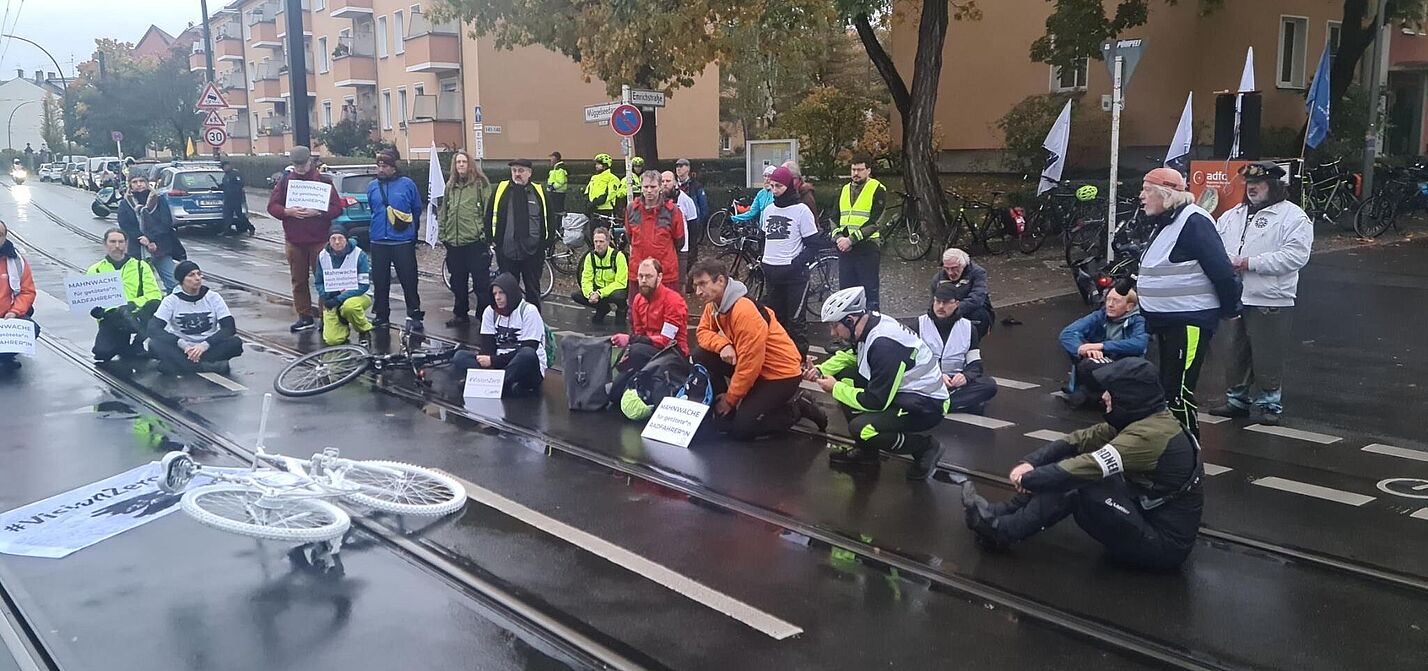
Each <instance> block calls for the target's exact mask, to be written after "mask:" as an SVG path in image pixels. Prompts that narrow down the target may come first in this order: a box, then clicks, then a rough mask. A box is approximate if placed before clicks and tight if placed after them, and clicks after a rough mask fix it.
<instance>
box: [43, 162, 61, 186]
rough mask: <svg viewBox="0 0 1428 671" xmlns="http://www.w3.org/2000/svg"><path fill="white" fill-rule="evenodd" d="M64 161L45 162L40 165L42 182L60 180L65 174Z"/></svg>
mask: <svg viewBox="0 0 1428 671" xmlns="http://www.w3.org/2000/svg"><path fill="white" fill-rule="evenodd" d="M64 168H65V164H64V163H45V164H43V165H41V166H40V181H41V182H58V181H60V178H61V177H63V176H64Z"/></svg>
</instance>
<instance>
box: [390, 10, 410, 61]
mask: <svg viewBox="0 0 1428 671" xmlns="http://www.w3.org/2000/svg"><path fill="white" fill-rule="evenodd" d="M392 18H394V19H396V21H397V24H396V29H397V30H396V33H395V40H396V41H395V42H394V43H393V44H395V45H396V51H397V53H399V54H404V53H406V52H407V45H406V41H407V19H406V17H405V16H403V15H402V10H400V9H398V10H397V11H396V12H394V13H392Z"/></svg>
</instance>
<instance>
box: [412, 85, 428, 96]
mask: <svg viewBox="0 0 1428 671" xmlns="http://www.w3.org/2000/svg"><path fill="white" fill-rule="evenodd" d="M412 90H413V92H414V93H416V94H417V95H419V96H420V95H426V84H417V85H416V86H413V87H412Z"/></svg>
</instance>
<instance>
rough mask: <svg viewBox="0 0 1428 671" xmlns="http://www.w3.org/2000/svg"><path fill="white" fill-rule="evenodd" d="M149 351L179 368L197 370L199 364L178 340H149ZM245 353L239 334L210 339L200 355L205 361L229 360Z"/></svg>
mask: <svg viewBox="0 0 1428 671" xmlns="http://www.w3.org/2000/svg"><path fill="white" fill-rule="evenodd" d="M149 353H150V354H153V355H154V358H155V359H158V360H159V361H161V362H163V363H165V364H168V365H169V366H170V367H172V368H175V369H178V370H189V371H191V370H197V368H198V365H197V364H195V363H194V362H192V361H189V360H188V355H186V354H184V352H183V345H182V344H181V343H180V342H179V341H176V340H172V339H169V338H160V339H158V340H150V341H149ZM242 353H243V341H242V340H240V339H239V338H238V336H226V337H224V336H220V337H216V338H214V339H212V340H210V341H208V351H207V352H204V353H203V356H201V357H199V361H201V362H203V363H218V362H219V361H227V360H229V359H232V358H234V357H237V356H238V355H240V354H242Z"/></svg>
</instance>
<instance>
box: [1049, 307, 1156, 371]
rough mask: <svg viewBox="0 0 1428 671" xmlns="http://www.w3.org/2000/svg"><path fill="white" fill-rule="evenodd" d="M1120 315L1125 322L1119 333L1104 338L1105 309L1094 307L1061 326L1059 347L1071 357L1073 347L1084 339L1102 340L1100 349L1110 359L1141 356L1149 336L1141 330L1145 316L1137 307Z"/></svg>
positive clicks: (1086, 341)
mask: <svg viewBox="0 0 1428 671" xmlns="http://www.w3.org/2000/svg"><path fill="white" fill-rule="evenodd" d="M1121 319H1122V321H1123V322H1124V323H1125V327H1124V328H1123V330H1122V331H1121V337H1120V338H1119V339H1116V340H1106V323H1107V320H1106V310H1105V308H1102V309H1100V310H1096V311H1095V312H1092V313H1091V314H1088V315H1086V316H1085V317H1082V318H1080V319H1077V320H1076V321H1074V322H1071V325H1070V326H1067V327H1066V328H1064V329H1062V330H1061V347H1062V348H1064V349H1065V350H1066V353H1068V354H1070V355H1071V356H1073V357H1074V356H1076V350H1077V348H1079V347H1080V346H1081V345H1084V344H1086V343H1104V344H1105V345H1104V347H1103V350H1102V351H1103V352H1105V355H1106V357H1107V358H1110V359H1119V358H1122V357H1128V356H1145V349H1146V347H1147V346H1149V345H1150V336H1149V335H1147V334H1146V332H1145V317H1144V316H1142V315H1141V314H1140V310H1135V311H1133V312H1131V313H1130V314H1127V315H1126V316H1124V317H1122V318H1121Z"/></svg>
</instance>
